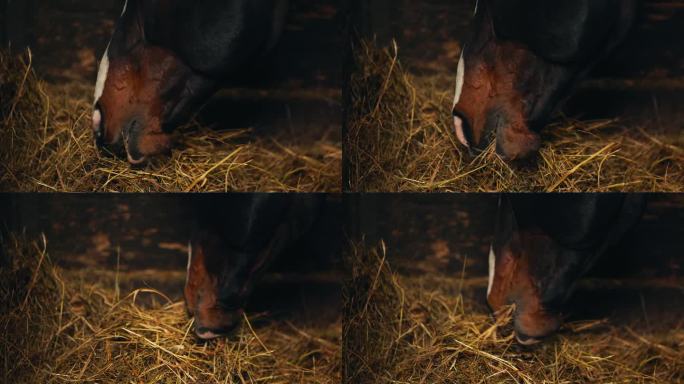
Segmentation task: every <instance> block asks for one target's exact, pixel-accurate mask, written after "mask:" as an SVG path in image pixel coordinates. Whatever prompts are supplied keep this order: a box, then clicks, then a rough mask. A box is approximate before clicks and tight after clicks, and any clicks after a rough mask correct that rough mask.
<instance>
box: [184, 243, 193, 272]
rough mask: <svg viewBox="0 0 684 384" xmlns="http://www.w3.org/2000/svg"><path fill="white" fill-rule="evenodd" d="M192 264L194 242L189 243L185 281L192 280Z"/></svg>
mask: <svg viewBox="0 0 684 384" xmlns="http://www.w3.org/2000/svg"><path fill="white" fill-rule="evenodd" d="M191 264H192V242H190V241H188V267H187V268H186V271H187V273H186V279H185V281H186V282H187V280H188V279H189V278H190V265H191Z"/></svg>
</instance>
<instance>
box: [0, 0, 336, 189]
mask: <svg viewBox="0 0 684 384" xmlns="http://www.w3.org/2000/svg"><path fill="white" fill-rule="evenodd" d="M34 3H36V5H38V4H37V3H40V5H39V6H36V7H35V10H36V12H34V13H32V15H31V18H30V20H29V23H30V25H31V27H29V29H30V32H31V40H32V41H33V43H32V44H31V52H32V58H31V60H29V59H28V58H24V59H23V61H24V63H29V62H30V64H31V68H32V69H33V70H35V72H36V73H37V74H38V77H39V78H41V79H43V80H45V84H44V85H43V86H42V87H38V86H36V85H35V84H32V83H31V80H30V77H29V81H26V79H24V68H22V67H21V66H20V65H15V66H13V67H12V68H11V69H7V68H3V70H6V71H12V72H16V73H15V74H14V75H13V77H14V78H16V79H14V80H12V81H16V82H17V84H16V85H14V87H15V89H14V91H13V93H11V94H5V95H3V103H14V104H16V105H17V106H18V107H17V108H16V109H17V111H16V112H15V116H10V118H11V117H14V120H10V118H7V117H6V116H3V117H4V118H5V119H6V120H5V122H6V123H7V124H3V130H4V131H6V133H7V134H8V135H7V136H9V133H10V132H11V133H13V134H14V135H17V134H16V132H15V131H21V132H20V134H19V136H17V138H14V140H13V141H12V142H11V143H10V144H8V143H7V142H4V143H3V145H5V146H8V148H5V150H3V152H5V153H9V152H12V153H13V155H14V156H13V158H19V157H25V158H28V159H32V158H40V159H41V162H40V163H34V164H32V165H31V166H30V167H23V166H22V162H18V163H17V164H10V166H12V167H9V168H8V169H7V170H6V171H7V172H6V173H7V174H9V176H5V177H3V179H2V180H0V185H3V189H4V190H21V191H33V190H39V191H54V190H57V191H63V190H66V191H128V192H147V191H159V192H182V191H190V190H192V191H196V192H198V191H226V190H231V191H326V192H336V191H339V190H340V180H341V176H340V169H341V165H340V164H341V161H342V153H341V148H340V147H341V144H340V127H341V103H340V98H341V93H340V91H339V88H340V86H339V84H340V81H341V80H340V79H341V62H340V59H339V58H340V53H339V52H340V51H341V49H340V48H339V47H341V46H342V41H343V37H342V35H341V33H339V30H340V19H339V18H340V16H339V14H340V7H341V5H340V2H339V1H337V0H330V1H324V2H319V3H316V4H315V5H314V4H308V3H307V2H303V1H292V2H291V8H292V13H291V16H290V18H289V19H288V23H287V26H286V31H285V33H284V35H283V38H282V40H281V42H280V45H279V46H278V47H277V48H276V49H275V50H274V52H272V53H271V55H270V56H269V58H268V60H264V62H262V63H258V64H257V65H255V66H254V68H253V73H249V74H245V75H244V76H243V79H244V81H243V83H241V84H235V85H234V86H233V87H232V88H230V89H224V90H222V91H220V92H219V93H218V94H217V95H216V96H215V97H214V98H213V99H212V100H211V101H210V103H208V105H207V106H205V108H203V109H202V111H201V112H200V113H199V114H198V116H197V117H196V118H195V119H194V121H192V122H191V123H190V124H189V125H188V126H186V127H182V129H181V131H182V134H179V135H177V136H176V137H175V141H176V145H175V147H174V151H173V154H172V155H171V157H170V158H160V159H158V161H155V162H153V163H152V164H151V165H149V166H148V167H147V168H145V169H143V170H139V169H130V167H128V166H127V164H125V162H123V161H119V160H118V159H110V158H104V156H101V155H99V154H98V153H96V151H94V148H91V147H92V138H91V137H90V136H91V135H90V128H89V127H90V124H89V122H88V121H89V115H90V113H91V111H90V109H91V105H90V104H91V102H92V100H91V99H92V93H93V87H94V82H95V77H96V72H97V66H98V62H99V60H100V57H101V55H102V53H103V52H104V49H105V47H106V45H107V42H108V40H109V36H110V34H111V32H112V30H113V28H114V22H115V20H116V17H117V16H118V15H119V13H120V12H121V8H122V7H123V1H119V0H108V1H103V2H98V3H97V4H94V3H92V2H88V1H83V0H76V1H73V0H60V1H49V2H48V1H40V0H36V1H34ZM4 76H8V75H7V74H3V77H4ZM8 77H12V76H11V75H9V76H8ZM3 82H5V83H11V81H10V80H8V79H6V78H3ZM17 90H18V91H17ZM22 90H23V93H22ZM15 93H16V94H18V96H16V95H15ZM15 98H16V100H15ZM31 98H35V99H39V101H38V102H36V103H35V104H30V103H28V101H27V102H25V103H22V100H25V99H31ZM17 100H19V101H18V102H17ZM9 109H10V105H7V106H4V107H3V110H9ZM12 109H14V108H12ZM34 115H35V118H34ZM22 140H23V142H22ZM14 142H19V143H20V144H18V145H16V144H14ZM10 145H15V146H14V147H9V146H10ZM6 167H7V165H6Z"/></svg>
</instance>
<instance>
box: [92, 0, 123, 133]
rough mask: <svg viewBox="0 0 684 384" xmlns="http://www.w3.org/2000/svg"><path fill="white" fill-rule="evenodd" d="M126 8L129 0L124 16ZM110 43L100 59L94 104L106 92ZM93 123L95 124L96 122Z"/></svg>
mask: <svg viewBox="0 0 684 384" xmlns="http://www.w3.org/2000/svg"><path fill="white" fill-rule="evenodd" d="M126 8H128V0H126V2H124V6H123V11H121V16H123V15H124V14H125V13H126ZM109 44H111V40H110V41H109ZM109 44H107V49H105V53H104V55H102V61H100V68H99V69H98V71H97V81H96V82H95V95H94V99H95V101H94V102H93V105H97V102H98V101H100V97H102V93H103V92H104V87H105V83H106V82H107V73H108V72H109ZM94 120H95V116H94V115H93V121H94ZM93 125H95V124H94V122H93Z"/></svg>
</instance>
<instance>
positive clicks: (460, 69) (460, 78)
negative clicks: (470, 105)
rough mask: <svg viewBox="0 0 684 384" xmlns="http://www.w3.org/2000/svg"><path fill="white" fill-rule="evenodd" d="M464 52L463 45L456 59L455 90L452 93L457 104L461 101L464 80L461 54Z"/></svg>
mask: <svg viewBox="0 0 684 384" xmlns="http://www.w3.org/2000/svg"><path fill="white" fill-rule="evenodd" d="M464 52H465V46H464V47H463V49H462V50H461V57H460V58H459V59H458V70H457V71H456V92H455V93H454V104H453V106H454V107H455V106H456V104H458V102H459V101H461V93H463V83H464V82H465V58H464V57H463V54H464Z"/></svg>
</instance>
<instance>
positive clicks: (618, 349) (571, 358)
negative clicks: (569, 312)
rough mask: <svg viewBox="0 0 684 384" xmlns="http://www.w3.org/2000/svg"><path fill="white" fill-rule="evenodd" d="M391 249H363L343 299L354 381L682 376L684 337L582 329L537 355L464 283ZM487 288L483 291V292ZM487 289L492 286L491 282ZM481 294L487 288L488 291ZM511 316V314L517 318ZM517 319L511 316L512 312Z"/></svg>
mask: <svg viewBox="0 0 684 384" xmlns="http://www.w3.org/2000/svg"><path fill="white" fill-rule="evenodd" d="M387 259H388V255H387V254H386V250H385V247H384V245H382V246H380V247H378V248H377V249H369V248H364V247H361V246H357V247H356V248H355V249H354V252H353V253H352V254H351V256H350V264H351V265H352V268H353V274H352V280H351V282H350V283H349V284H348V285H347V287H346V288H345V289H346V292H345V296H346V298H347V306H346V308H345V323H344V328H343V343H344V350H345V354H344V358H345V361H344V377H345V380H346V382H349V383H378V384H379V383H603V382H610V383H674V382H680V381H681V380H683V379H684V330H683V329H681V328H673V329H660V330H657V329H656V328H657V327H653V329H650V330H644V329H643V328H644V327H641V329H640V328H637V326H636V325H634V326H627V325H620V326H617V325H612V324H610V322H608V321H607V320H597V321H583V322H574V323H570V324H567V325H565V326H564V329H563V330H562V331H561V333H560V334H559V335H558V336H557V337H554V338H553V339H551V340H549V341H547V342H545V343H544V344H542V345H541V346H538V347H535V348H531V349H528V348H523V347H520V346H518V345H517V344H516V343H515V342H514V340H513V336H512V330H511V328H510V326H509V325H508V320H507V318H503V319H502V320H501V321H499V322H496V321H494V320H492V317H491V316H490V315H489V314H488V312H487V310H486V308H485V305H484V304H481V302H482V300H481V298H479V297H480V296H481V294H484V293H483V292H484V289H479V290H477V292H476V293H475V292H472V291H473V289H472V288H473V287H469V286H468V284H469V283H468V281H467V280H464V279H458V278H454V279H439V278H434V277H430V276H422V277H408V276H403V275H400V274H397V273H395V272H394V271H393V270H392V269H391V266H390V265H389V264H388V263H387ZM479 286H480V285H478V287H479ZM484 286H485V287H486V279H484ZM480 288H481V287H480ZM509 313H510V312H509ZM508 318H510V315H508Z"/></svg>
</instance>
